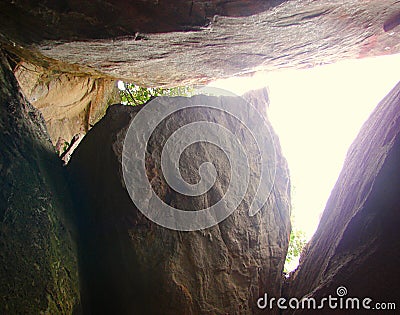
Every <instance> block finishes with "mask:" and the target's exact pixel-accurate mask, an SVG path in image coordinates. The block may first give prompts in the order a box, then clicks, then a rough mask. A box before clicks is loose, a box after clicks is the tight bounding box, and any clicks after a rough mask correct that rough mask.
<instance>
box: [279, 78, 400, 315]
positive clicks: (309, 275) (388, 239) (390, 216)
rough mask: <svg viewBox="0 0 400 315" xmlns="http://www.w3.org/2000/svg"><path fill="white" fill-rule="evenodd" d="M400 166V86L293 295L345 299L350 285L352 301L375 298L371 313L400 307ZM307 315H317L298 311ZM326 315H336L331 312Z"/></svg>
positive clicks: (370, 130) (372, 129)
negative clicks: (340, 291)
mask: <svg viewBox="0 0 400 315" xmlns="http://www.w3.org/2000/svg"><path fill="white" fill-rule="evenodd" d="M399 163H400V83H399V84H398V85H397V86H396V87H395V88H394V89H393V90H392V91H391V92H390V93H389V94H388V95H387V96H386V97H385V98H384V99H383V100H382V101H381V103H380V104H379V105H378V107H377V108H376V109H375V110H374V112H373V113H372V114H371V116H370V118H369V119H368V121H367V122H366V123H365V124H364V126H363V128H362V130H361V132H360V133H359V135H358V137H357V138H356V140H355V141H354V143H353V144H352V146H351V147H350V149H349V151H348V153H347V158H346V161H345V163H344V167H343V170H342V172H341V174H340V176H339V179H338V181H337V183H336V185H335V188H334V189H333V191H332V194H331V196H330V198H329V201H328V203H327V205H326V209H325V211H324V214H323V216H322V218H321V222H320V224H319V227H318V230H317V232H316V233H315V235H314V236H313V238H312V239H311V241H310V243H309V244H308V246H307V250H306V251H305V252H304V253H303V255H302V258H301V262H300V265H299V267H298V269H297V270H296V271H295V272H294V274H292V275H291V277H290V278H289V282H288V284H287V286H286V289H285V294H286V295H287V296H288V297H303V296H307V297H313V298H316V299H319V300H320V299H321V298H322V297H328V295H332V296H334V297H337V295H336V289H337V287H339V286H345V287H346V288H347V291H348V293H347V295H346V296H344V298H346V297H358V298H360V299H363V298H365V297H369V298H371V299H373V302H371V303H370V306H371V307H373V306H374V303H375V302H395V303H397V308H398V306H399V305H400V304H399V302H400V299H399V285H398V279H399V278H400V269H399V264H400V256H399V251H400V238H399V225H400V212H399V196H400V173H399ZM331 312H334V313H335V314H336V313H338V312H339V311H338V310H335V311H331ZM366 312H368V314H372V311H371V310H369V311H366V310H362V311H361V313H362V314H366ZM303 313H304V314H309V313H310V311H309V310H307V311H304V312H301V311H297V312H295V314H303ZM316 313H318V314H319V312H316ZM342 313H344V314H348V313H349V311H348V310H343V311H342ZM324 314H330V311H329V308H328V307H326V308H325V309H324Z"/></svg>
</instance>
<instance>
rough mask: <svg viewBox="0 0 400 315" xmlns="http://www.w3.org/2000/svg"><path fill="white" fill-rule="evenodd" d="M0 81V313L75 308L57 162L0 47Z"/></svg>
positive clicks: (74, 269)
mask: <svg viewBox="0 0 400 315" xmlns="http://www.w3.org/2000/svg"><path fill="white" fill-rule="evenodd" d="M0 86H1V89H0V129H1V132H0V148H1V150H0V187H1V189H0V266H1V268H0V313H1V314H39V313H41V314H72V313H76V314H78V313H79V310H80V294H79V283H78V262H77V248H76V243H75V239H74V233H73V231H74V230H73V228H72V225H71V221H70V220H71V214H72V202H71V199H70V197H69V191H68V189H67V187H66V181H65V177H64V176H63V169H62V166H61V163H60V161H59V159H58V158H57V156H56V155H55V152H54V150H53V148H52V146H51V142H50V140H49V138H48V136H47V131H46V127H45V124H44V121H43V118H42V116H41V115H40V113H39V112H38V111H37V110H36V109H35V108H34V107H32V105H31V104H29V102H28V101H27V100H26V99H25V98H24V97H23V96H22V94H21V92H20V90H19V87H18V83H17V81H16V79H15V77H14V75H13V73H12V71H11V68H10V66H9V64H8V61H7V59H6V58H5V56H4V55H3V52H2V51H0ZM75 236H76V235H75Z"/></svg>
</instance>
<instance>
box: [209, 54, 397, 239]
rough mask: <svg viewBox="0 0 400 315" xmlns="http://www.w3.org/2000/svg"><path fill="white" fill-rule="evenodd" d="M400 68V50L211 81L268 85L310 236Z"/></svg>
mask: <svg viewBox="0 0 400 315" xmlns="http://www.w3.org/2000/svg"><path fill="white" fill-rule="evenodd" d="M399 69H400V55H392V56H384V57H375V58H368V59H362V60H353V61H343V62H340V63H336V64H332V65H326V66H319V67H315V68H312V69H304V70H281V71H276V72H270V73H257V74H256V75H254V76H253V77H250V78H249V77H248V78H230V79H225V80H218V81H215V82H212V83H211V84H210V85H211V86H215V87H220V88H223V89H226V90H231V91H232V92H235V93H236V94H239V95H241V94H243V93H244V92H246V91H248V90H254V89H259V88H262V87H264V86H267V87H268V89H269V96H270V101H271V103H270V109H269V117H270V120H271V123H272V125H273V127H274V129H275V131H276V132H277V134H278V136H279V139H280V143H281V146H282V151H283V154H284V156H285V157H286V159H287V160H288V164H289V169H290V175H291V181H292V205H293V212H292V214H293V216H294V225H295V226H296V228H297V229H299V230H303V231H304V232H305V233H306V235H307V237H308V238H310V237H311V236H312V234H313V233H314V232H315V230H316V228H317V225H318V222H319V219H320V215H321V214H322V211H323V210H324V208H325V204H326V202H327V200H328V197H329V195H330V192H331V190H332V188H333V186H334V184H335V182H336V179H337V177H338V175H339V172H340V170H341V168H342V165H343V162H344V159H345V156H346V152H347V150H348V148H349V146H350V144H351V143H352V142H353V140H354V138H355V137H356V135H357V134H358V132H359V130H360V128H361V126H362V124H363V123H364V122H365V120H366V119H367V118H368V116H369V115H370V113H371V112H372V110H373V109H374V108H375V107H376V105H377V104H378V103H379V101H380V100H381V99H382V98H383V97H384V96H385V95H387V94H388V92H389V91H390V90H391V89H392V88H393V87H394V85H395V84H396V83H397V82H398V81H399V79H400V78H399V72H398V71H399Z"/></svg>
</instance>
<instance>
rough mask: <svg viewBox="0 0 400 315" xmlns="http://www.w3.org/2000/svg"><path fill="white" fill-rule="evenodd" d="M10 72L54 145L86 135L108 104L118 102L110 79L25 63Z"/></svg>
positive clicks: (114, 84)
mask: <svg viewBox="0 0 400 315" xmlns="http://www.w3.org/2000/svg"><path fill="white" fill-rule="evenodd" d="M14 72H15V76H16V78H17V80H18V83H19V85H20V87H21V90H22V92H23V93H24V95H25V96H26V98H27V99H28V101H29V102H30V103H31V104H32V105H33V106H35V107H36V108H38V109H39V110H40V112H41V113H42V115H43V117H44V119H45V121H46V126H47V130H48V132H49V134H50V137H51V140H52V142H53V144H54V145H55V144H56V143H57V142H58V140H59V139H60V138H61V139H64V140H65V141H66V142H68V143H69V142H70V141H71V140H72V138H73V137H74V136H75V135H77V134H83V135H84V134H86V132H87V131H88V130H89V129H90V128H91V127H92V126H93V125H94V124H95V123H97V122H98V121H99V120H100V119H101V117H103V116H104V114H105V112H106V109H107V107H108V106H109V105H111V104H115V103H118V102H119V101H120V97H119V92H118V88H117V86H116V82H115V81H114V80H110V79H101V78H93V77H89V76H79V77H77V76H73V75H71V74H67V73H57V72H56V73H51V72H49V71H47V70H46V69H44V68H42V67H39V66H35V65H32V64H29V63H26V62H21V63H19V64H18V65H17V67H16V69H15V71H14Z"/></svg>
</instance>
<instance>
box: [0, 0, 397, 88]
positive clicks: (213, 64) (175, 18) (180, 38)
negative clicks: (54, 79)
mask: <svg viewBox="0 0 400 315" xmlns="http://www.w3.org/2000/svg"><path fill="white" fill-rule="evenodd" d="M399 12H400V3H399V2H398V1H395V0H389V1H364V0H351V1H346V2H345V3H344V2H343V1H339V0H334V1H328V0H322V1H303V0H291V1H183V0H181V1H168V2H166V1H135V2H132V1H122V2H121V1H118V2H117V1H103V2H95V3H93V2H91V1H62V2H57V5H55V4H53V3H52V2H48V1H13V4H10V3H7V4H6V3H2V4H1V7H0V21H1V22H0V25H1V27H0V29H1V31H0V33H1V35H2V36H0V41H1V42H2V43H3V44H4V45H6V46H7V49H9V50H12V51H14V52H15V53H16V54H17V55H19V56H22V58H25V59H31V60H32V62H33V63H41V64H43V65H45V66H47V67H50V68H57V69H62V70H63V71H68V72H78V73H82V72H85V73H92V74H96V75H101V76H108V77H114V78H122V79H126V80H131V81H135V82H136V83H138V84H140V85H144V86H149V85H150V86H160V85H164V86H176V85H185V84H188V83H200V82H205V81H209V80H212V79H217V78H221V77H226V76H232V75H240V74H245V73H249V72H253V71H255V70H271V69H276V68H282V67H299V68H302V67H310V66H314V65H319V64H322V63H332V62H335V61H338V60H341V59H346V58H363V57H367V56H376V55H382V54H393V53H397V52H399V51H400V44H399V43H400V31H399V30H400V28H399ZM21 17H23V18H21ZM178 69H179V70H178Z"/></svg>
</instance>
